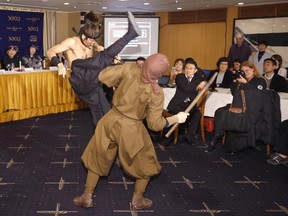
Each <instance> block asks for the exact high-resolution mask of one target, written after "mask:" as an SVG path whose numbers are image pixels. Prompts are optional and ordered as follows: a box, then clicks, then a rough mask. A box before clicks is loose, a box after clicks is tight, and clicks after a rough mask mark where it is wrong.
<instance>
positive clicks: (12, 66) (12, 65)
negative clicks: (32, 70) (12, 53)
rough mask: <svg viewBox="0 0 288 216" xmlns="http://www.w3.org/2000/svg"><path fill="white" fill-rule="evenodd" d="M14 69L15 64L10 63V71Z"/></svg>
mask: <svg viewBox="0 0 288 216" xmlns="http://www.w3.org/2000/svg"><path fill="white" fill-rule="evenodd" d="M14 70H15V64H14V63H11V71H14Z"/></svg>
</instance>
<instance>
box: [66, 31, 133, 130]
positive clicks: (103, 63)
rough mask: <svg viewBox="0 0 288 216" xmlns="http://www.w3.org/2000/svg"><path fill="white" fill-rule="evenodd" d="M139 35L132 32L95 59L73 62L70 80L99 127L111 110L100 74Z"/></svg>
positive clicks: (98, 54)
mask: <svg viewBox="0 0 288 216" xmlns="http://www.w3.org/2000/svg"><path fill="white" fill-rule="evenodd" d="M136 36H137V33H136V32H135V31H134V30H131V31H129V30H128V32H127V33H126V34H125V35H124V36H123V37H122V38H120V39H118V40H117V41H116V42H115V43H113V44H112V45H111V46H109V47H108V48H107V49H105V50H104V51H102V52H99V53H97V54H96V55H95V56H94V57H92V58H88V59H76V60H74V61H73V62H72V66H71V69H72V71H73V72H72V73H71V77H70V78H69V81H70V84H71V86H72V87H73V89H74V91H75V93H76V94H77V95H78V97H79V98H80V99H82V100H84V101H85V102H87V103H88V104H89V106H90V109H91V112H92V115H93V121H94V124H95V125H97V123H98V121H99V120H100V118H101V117H102V116H103V115H104V114H105V113H107V112H108V111H109V110H110V109H111V105H110V103H109V102H108V100H107V98H106V97H105V94H104V92H103V88H102V85H101V83H99V81H98V75H99V73H100V72H101V71H102V70H103V69H104V68H106V67H107V66H109V65H110V64H111V63H112V58H113V57H114V56H116V55H117V54H118V53H120V51H121V50H122V49H123V48H124V47H125V46H126V45H127V44H128V42H129V41H130V40H132V39H133V38H135V37H136Z"/></svg>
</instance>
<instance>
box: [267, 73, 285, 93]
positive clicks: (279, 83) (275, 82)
mask: <svg viewBox="0 0 288 216" xmlns="http://www.w3.org/2000/svg"><path fill="white" fill-rule="evenodd" d="M263 76H264V75H263ZM269 89H273V90H274V91H277V92H288V85H287V82H286V79H285V78H284V77H282V76H280V75H279V74H274V75H273V77H272V80H271V83H270V86H269Z"/></svg>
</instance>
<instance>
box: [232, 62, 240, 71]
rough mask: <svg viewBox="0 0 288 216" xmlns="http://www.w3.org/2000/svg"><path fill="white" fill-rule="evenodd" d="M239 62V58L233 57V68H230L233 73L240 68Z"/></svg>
mask: <svg viewBox="0 0 288 216" xmlns="http://www.w3.org/2000/svg"><path fill="white" fill-rule="evenodd" d="M241 63H242V61H241V60H240V59H235V60H234V61H233V68H232V72H233V73H235V72H236V71H240V70H241Z"/></svg>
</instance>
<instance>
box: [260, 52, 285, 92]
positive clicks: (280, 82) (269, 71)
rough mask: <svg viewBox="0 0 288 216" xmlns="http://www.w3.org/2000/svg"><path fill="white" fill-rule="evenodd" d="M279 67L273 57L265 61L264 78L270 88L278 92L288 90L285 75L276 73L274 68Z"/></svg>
mask: <svg viewBox="0 0 288 216" xmlns="http://www.w3.org/2000/svg"><path fill="white" fill-rule="evenodd" d="M276 67H277V63H276V61H275V60H274V59H273V58H267V59H265V60H264V63H263V70H264V75H263V77H264V79H265V80H266V83H267V88H268V89H273V90H274V91H277V92H288V85H287V82H286V80H285V78H284V77H282V76H280V75H279V74H275V72H274V70H275V69H276Z"/></svg>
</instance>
